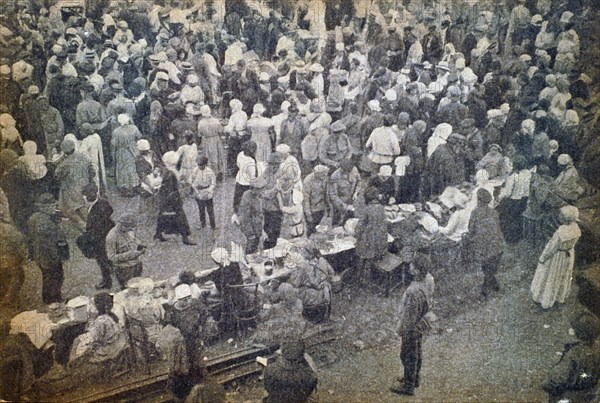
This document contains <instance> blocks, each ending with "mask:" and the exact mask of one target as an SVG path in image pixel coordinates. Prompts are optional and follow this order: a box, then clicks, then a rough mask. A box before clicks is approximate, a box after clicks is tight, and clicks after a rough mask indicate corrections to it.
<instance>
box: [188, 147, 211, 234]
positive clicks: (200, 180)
mask: <svg viewBox="0 0 600 403" xmlns="http://www.w3.org/2000/svg"><path fill="white" fill-rule="evenodd" d="M190 185H191V187H192V189H193V190H194V196H195V198H196V203H197V204H198V215H199V216H200V223H201V226H202V228H204V227H206V213H207V214H208V221H209V223H210V228H211V229H215V212H214V206H213V196H214V193H215V188H216V186H217V177H216V175H215V173H214V171H213V170H212V169H211V168H210V167H209V166H208V158H206V157H205V156H203V155H202V156H200V157H199V158H198V166H197V167H196V168H194V170H193V172H192V174H191V175H190ZM205 212H206V213H205Z"/></svg>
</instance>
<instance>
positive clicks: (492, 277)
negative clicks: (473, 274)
mask: <svg viewBox="0 0 600 403" xmlns="http://www.w3.org/2000/svg"><path fill="white" fill-rule="evenodd" d="M491 201H492V195H491V194H490V192H488V191H487V190H486V189H483V188H481V189H479V190H478V191H477V207H476V208H475V210H473V212H472V213H471V218H470V219H469V232H468V245H469V249H470V250H471V256H472V258H473V263H474V264H475V267H476V268H477V270H479V268H481V270H482V271H483V287H482V288H481V294H482V295H483V297H485V298H487V296H488V295H489V293H490V292H491V291H499V290H500V286H499V285H498V280H496V273H497V272H498V268H499V266H500V261H501V260H502V254H503V253H504V238H503V237H502V231H501V230H500V219H499V218H498V213H497V212H496V210H494V209H492V208H491V207H490V206H489V204H490V202H491Z"/></svg>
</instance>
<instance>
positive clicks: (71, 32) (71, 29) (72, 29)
mask: <svg viewBox="0 0 600 403" xmlns="http://www.w3.org/2000/svg"><path fill="white" fill-rule="evenodd" d="M65 34H67V35H77V30H76V29H75V28H73V27H69V28H67V30H66V31H65Z"/></svg>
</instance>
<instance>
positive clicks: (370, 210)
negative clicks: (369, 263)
mask: <svg viewBox="0 0 600 403" xmlns="http://www.w3.org/2000/svg"><path fill="white" fill-rule="evenodd" d="M355 237H356V254H357V255H358V257H360V258H362V259H375V260H379V259H381V258H382V257H383V256H385V253H386V252H387V226H386V223H385V210H384V208H383V206H382V205H381V204H380V203H379V202H371V203H369V204H367V205H366V206H365V208H364V210H363V211H362V214H360V217H359V219H358V224H357V225H356V234H355Z"/></svg>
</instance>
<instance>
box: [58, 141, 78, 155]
mask: <svg viewBox="0 0 600 403" xmlns="http://www.w3.org/2000/svg"><path fill="white" fill-rule="evenodd" d="M60 149H61V151H62V152H63V153H65V154H69V153H72V152H73V151H75V142H74V141H73V140H70V139H66V140H63V142H62V143H61V144H60Z"/></svg>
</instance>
